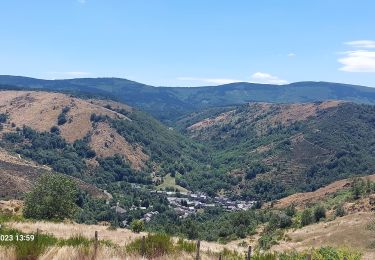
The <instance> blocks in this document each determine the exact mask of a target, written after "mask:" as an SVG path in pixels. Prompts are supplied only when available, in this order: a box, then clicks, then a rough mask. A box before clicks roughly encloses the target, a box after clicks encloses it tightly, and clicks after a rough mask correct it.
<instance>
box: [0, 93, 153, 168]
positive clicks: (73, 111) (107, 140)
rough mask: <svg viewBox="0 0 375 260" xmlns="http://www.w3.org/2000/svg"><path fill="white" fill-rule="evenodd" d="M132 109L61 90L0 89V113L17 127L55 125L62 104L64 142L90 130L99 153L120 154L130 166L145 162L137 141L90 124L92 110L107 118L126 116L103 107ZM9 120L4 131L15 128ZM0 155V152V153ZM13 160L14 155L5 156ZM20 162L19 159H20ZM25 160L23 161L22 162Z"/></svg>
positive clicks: (44, 128)
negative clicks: (65, 118)
mask: <svg viewBox="0 0 375 260" xmlns="http://www.w3.org/2000/svg"><path fill="white" fill-rule="evenodd" d="M108 105H110V107H112V108H114V109H124V110H126V111H129V112H131V111H132V109H131V108H130V107H129V106H127V105H124V104H120V103H117V102H113V101H108V100H94V99H91V100H82V99H78V98H73V97H70V96H68V95H65V94H61V93H51V92H43V91H2V92H1V95H0V113H7V114H8V115H9V122H10V123H14V124H15V125H16V126H17V127H22V126H23V125H26V126H29V127H31V128H33V129H35V130H37V131H49V130H50V129H51V127H52V126H55V125H57V118H58V115H59V114H60V113H61V112H62V109H63V108H64V107H69V108H70V110H69V111H68V113H67V122H66V123H65V124H64V125H61V126H59V128H60V132H61V136H62V137H63V138H64V139H65V140H67V141H68V142H74V141H76V140H79V139H82V138H84V137H85V136H86V135H87V134H90V135H91V134H93V136H92V137H93V138H92V142H91V144H90V145H91V147H92V148H93V149H94V150H95V151H96V153H97V154H98V155H99V156H104V157H106V156H112V155H114V154H116V153H117V154H120V155H123V156H124V157H125V158H126V159H127V160H129V161H130V163H131V166H132V167H133V168H134V169H140V168H142V167H143V166H144V165H145V162H146V161H147V160H148V159H149V157H148V156H147V155H146V154H145V153H144V152H143V150H142V147H141V145H139V144H130V143H129V142H127V141H126V140H125V139H124V138H123V137H122V136H120V135H119V134H118V133H117V132H116V131H115V130H114V129H112V128H111V127H110V126H109V125H108V124H107V123H99V124H94V125H93V124H92V122H91V120H90V117H91V115H92V114H93V113H95V114H97V115H105V116H108V117H110V118H116V119H120V118H121V119H124V120H130V119H129V118H127V117H126V116H124V115H122V114H120V113H117V112H115V111H113V110H110V109H108V108H107V106H108ZM15 129H16V128H15V127H11V124H8V125H6V126H5V129H4V132H10V131H15ZM0 158H1V153H0ZM6 159H9V160H10V159H12V160H17V158H9V157H7V158H6ZM20 163H21V162H20ZM22 163H25V162H22Z"/></svg>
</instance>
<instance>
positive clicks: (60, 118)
mask: <svg viewBox="0 0 375 260" xmlns="http://www.w3.org/2000/svg"><path fill="white" fill-rule="evenodd" d="M66 122H67V119H66V115H65V114H64V113H61V114H60V115H59V116H58V117H57V124H58V125H63V124H65V123H66Z"/></svg>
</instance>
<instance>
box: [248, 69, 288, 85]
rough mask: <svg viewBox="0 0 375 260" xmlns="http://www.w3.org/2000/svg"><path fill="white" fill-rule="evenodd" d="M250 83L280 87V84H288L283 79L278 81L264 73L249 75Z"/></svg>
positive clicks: (276, 78)
mask: <svg viewBox="0 0 375 260" xmlns="http://www.w3.org/2000/svg"><path fill="white" fill-rule="evenodd" d="M250 82H252V83H261V84H276V85H282V84H287V83H288V81H286V80H284V79H280V78H278V77H276V76H273V75H271V74H268V73H264V72H255V73H254V74H253V75H251V80H250Z"/></svg>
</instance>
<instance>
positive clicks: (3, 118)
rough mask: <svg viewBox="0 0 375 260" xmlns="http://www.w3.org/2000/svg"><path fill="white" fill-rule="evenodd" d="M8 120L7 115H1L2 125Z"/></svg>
mask: <svg viewBox="0 0 375 260" xmlns="http://www.w3.org/2000/svg"><path fill="white" fill-rule="evenodd" d="M7 119H8V116H7V114H0V123H5V122H6V121H7Z"/></svg>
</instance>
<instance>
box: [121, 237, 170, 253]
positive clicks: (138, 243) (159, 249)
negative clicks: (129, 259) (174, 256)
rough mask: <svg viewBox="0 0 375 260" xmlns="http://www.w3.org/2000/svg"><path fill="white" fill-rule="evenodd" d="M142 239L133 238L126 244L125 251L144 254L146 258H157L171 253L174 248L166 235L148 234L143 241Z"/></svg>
mask: <svg viewBox="0 0 375 260" xmlns="http://www.w3.org/2000/svg"><path fill="white" fill-rule="evenodd" d="M142 240H143V239H142V238H138V239H136V240H134V241H133V242H132V243H130V244H129V245H128V246H127V248H126V249H127V251H128V252H130V253H138V254H140V255H144V256H146V257H147V258H157V257H161V256H163V255H167V254H170V253H173V252H174V250H175V248H174V245H173V240H172V238H171V237H170V236H168V235H164V234H154V235H152V234H149V235H148V236H147V237H145V238H144V242H143V241H142Z"/></svg>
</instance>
